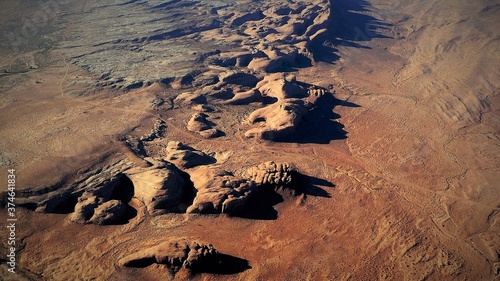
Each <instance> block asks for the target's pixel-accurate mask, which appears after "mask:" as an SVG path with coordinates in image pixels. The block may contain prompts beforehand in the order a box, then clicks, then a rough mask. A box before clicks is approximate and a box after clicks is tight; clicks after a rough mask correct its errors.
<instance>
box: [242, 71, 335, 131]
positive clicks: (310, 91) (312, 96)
mask: <svg viewBox="0 0 500 281" xmlns="http://www.w3.org/2000/svg"><path fill="white" fill-rule="evenodd" d="M257 87H258V92H259V93H260V94H261V96H262V97H270V98H274V99H276V100H277V101H276V102H275V103H273V104H270V105H268V106H265V107H263V108H260V109H257V110H255V111H254V112H252V113H251V114H250V116H249V117H248V121H249V123H250V124H255V125H257V127H254V128H252V129H250V130H248V131H246V132H245V136H246V137H250V138H259V139H267V140H275V139H278V138H283V137H286V136H289V135H291V134H293V133H294V132H295V131H296V129H297V128H298V126H299V125H300V124H301V123H302V120H303V117H304V116H305V115H306V114H308V113H309V111H311V110H313V109H314V108H315V107H316V103H317V101H318V100H319V99H320V98H321V97H322V96H324V95H325V94H326V91H325V90H324V89H322V88H318V87H314V86H311V85H307V84H305V83H301V82H297V81H296V80H295V77H293V76H285V75H284V74H271V75H268V76H266V77H265V78H264V79H263V80H262V81H260V82H259V83H258V84H257ZM233 99H234V98H233Z"/></svg>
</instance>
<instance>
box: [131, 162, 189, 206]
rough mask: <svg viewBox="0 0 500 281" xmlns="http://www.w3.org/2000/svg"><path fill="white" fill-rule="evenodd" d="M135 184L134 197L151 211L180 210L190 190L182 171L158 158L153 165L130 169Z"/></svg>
mask: <svg viewBox="0 0 500 281" xmlns="http://www.w3.org/2000/svg"><path fill="white" fill-rule="evenodd" d="M127 176H128V177H129V178H130V180H131V181H132V183H133V185H134V197H136V198H138V199H139V200H141V201H142V202H143V203H144V205H146V209H147V211H148V212H149V213H151V214H153V213H158V212H178V211H180V210H181V209H182V206H180V205H181V203H182V200H183V198H184V196H185V195H186V193H187V192H188V191H187V190H186V189H187V186H186V185H185V181H184V179H183V177H182V175H181V171H180V170H179V169H178V168H177V167H175V166H174V165H173V164H171V163H168V162H165V161H162V160H159V159H157V160H156V163H155V165H154V166H153V167H149V168H138V169H133V170H130V171H128V173H127Z"/></svg>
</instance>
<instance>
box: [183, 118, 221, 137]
mask: <svg viewBox="0 0 500 281" xmlns="http://www.w3.org/2000/svg"><path fill="white" fill-rule="evenodd" d="M207 117H208V115H207V114H205V113H202V112H198V113H195V114H193V116H192V117H191V119H190V120H189V122H188V124H187V129H188V130H189V131H191V132H196V133H198V134H200V135H201V136H202V137H204V138H207V139H209V138H216V137H219V136H221V135H222V132H221V131H219V130H217V129H216V128H213V125H212V122H210V121H208V120H207Z"/></svg>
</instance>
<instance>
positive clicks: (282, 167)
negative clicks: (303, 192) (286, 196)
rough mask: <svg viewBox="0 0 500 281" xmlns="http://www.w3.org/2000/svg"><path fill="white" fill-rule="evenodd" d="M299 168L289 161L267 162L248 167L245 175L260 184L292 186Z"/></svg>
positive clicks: (280, 186)
mask: <svg viewBox="0 0 500 281" xmlns="http://www.w3.org/2000/svg"><path fill="white" fill-rule="evenodd" d="M296 173H297V170H296V169H295V168H294V167H293V166H292V165H290V164H288V163H275V162H273V161H269V162H265V163H262V164H259V165H257V166H253V167H250V168H248V169H247V170H246V171H245V172H244V173H243V176H244V177H246V178H248V179H251V180H252V181H254V182H256V183H257V184H259V185H268V186H273V187H276V188H282V187H290V186H291V185H292V184H293V182H294V175H295V174H296Z"/></svg>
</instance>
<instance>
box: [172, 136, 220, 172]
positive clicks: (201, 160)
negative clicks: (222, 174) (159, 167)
mask: <svg viewBox="0 0 500 281" xmlns="http://www.w3.org/2000/svg"><path fill="white" fill-rule="evenodd" d="M166 151H167V156H166V160H168V161H170V162H172V163H174V164H175V165H176V166H177V167H179V168H192V167H195V166H199V165H207V164H213V163H215V162H216V159H215V158H213V157H211V156H209V155H207V154H205V153H204V152H203V151H199V150H196V149H194V148H192V147H190V146H188V145H185V144H183V143H181V142H178V141H170V142H168V144H167V148H166Z"/></svg>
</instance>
